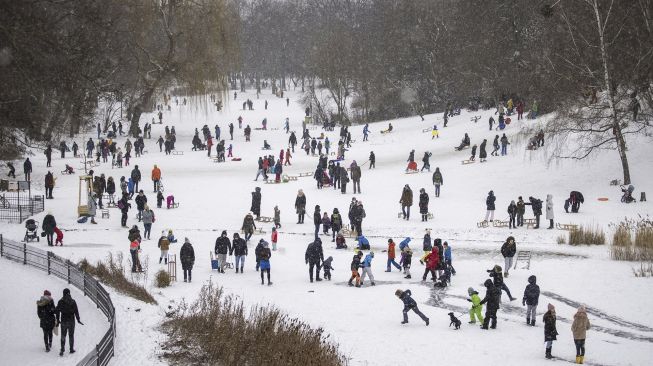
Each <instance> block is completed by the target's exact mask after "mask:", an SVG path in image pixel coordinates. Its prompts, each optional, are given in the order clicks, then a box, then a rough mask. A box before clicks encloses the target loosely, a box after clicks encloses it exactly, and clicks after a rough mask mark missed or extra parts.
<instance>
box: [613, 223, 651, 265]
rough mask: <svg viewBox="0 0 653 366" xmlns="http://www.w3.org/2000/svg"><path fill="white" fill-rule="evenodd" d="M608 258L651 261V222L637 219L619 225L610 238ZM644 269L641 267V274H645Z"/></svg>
mask: <svg viewBox="0 0 653 366" xmlns="http://www.w3.org/2000/svg"><path fill="white" fill-rule="evenodd" d="M633 233H634V236H635V240H634V241H633ZM610 257H611V258H612V259H614V260H618V261H653V221H652V220H651V219H650V218H649V217H639V219H638V220H633V219H626V220H624V221H622V222H621V223H619V225H617V228H616V229H615V232H614V235H613V237H612V247H611V248H610ZM646 268H647V267H645V266H644V265H642V268H641V272H642V273H646V271H645V270H644V269H646ZM648 268H650V266H649V267H648ZM649 272H650V271H649Z"/></svg>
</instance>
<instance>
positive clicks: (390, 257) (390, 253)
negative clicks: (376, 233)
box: [385, 239, 401, 272]
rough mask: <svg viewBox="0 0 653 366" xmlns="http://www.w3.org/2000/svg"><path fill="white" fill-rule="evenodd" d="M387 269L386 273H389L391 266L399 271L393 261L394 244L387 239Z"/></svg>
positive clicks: (397, 265) (398, 266)
mask: <svg viewBox="0 0 653 366" xmlns="http://www.w3.org/2000/svg"><path fill="white" fill-rule="evenodd" d="M387 252H388V268H387V269H386V270H385V271H386V272H391V269H392V267H391V265H394V266H395V267H396V268H397V269H398V270H400V271H401V266H400V265H399V264H398V263H397V262H396V261H395V242H394V241H392V239H388V250H387Z"/></svg>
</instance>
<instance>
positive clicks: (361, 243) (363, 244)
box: [356, 235, 370, 250]
mask: <svg viewBox="0 0 653 366" xmlns="http://www.w3.org/2000/svg"><path fill="white" fill-rule="evenodd" d="M356 241H357V242H358V249H359V250H369V249H370V241H369V240H367V238H366V237H364V236H363V235H361V236H359V237H357V238H356Z"/></svg>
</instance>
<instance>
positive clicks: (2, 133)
mask: <svg viewBox="0 0 653 366" xmlns="http://www.w3.org/2000/svg"><path fill="white" fill-rule="evenodd" d="M0 7H1V8H0V84H1V85H2V86H3V87H2V88H0V140H1V141H0V144H2V145H3V146H5V148H8V147H9V146H13V147H16V146H17V145H18V146H20V145H24V144H33V143H34V142H33V141H50V140H54V141H55V142H56V139H57V138H58V137H59V136H61V135H63V134H69V135H73V134H76V133H79V132H80V129H81V128H82V127H84V126H85V125H88V124H89V122H90V121H92V117H93V115H94V114H95V113H96V111H97V107H98V105H99V104H100V103H102V104H103V105H110V104H114V103H115V102H118V103H122V102H125V101H126V103H125V106H126V107H127V109H128V110H127V115H128V116H129V117H130V120H131V122H132V126H134V127H136V126H137V122H138V120H139V118H140V115H141V113H142V112H144V111H147V110H151V109H152V108H153V104H154V99H153V97H154V96H155V95H156V93H159V92H161V91H162V90H165V88H167V87H169V86H171V85H175V86H178V87H184V88H186V89H187V90H190V91H196V92H203V91H206V90H208V89H209V88H215V87H216V86H217V87H218V88H219V87H220V86H222V85H223V84H224V75H226V74H227V73H228V71H229V70H232V69H233V68H234V64H233V62H237V60H238V44H237V41H236V40H235V39H234V37H233V35H232V31H231V30H232V29H236V28H237V19H238V13H237V8H236V7H235V6H233V4H230V3H227V2H226V1H221V0H85V1H67V0H63V1H62V0H27V1H4V2H2V4H1V5H0ZM134 122H136V123H134ZM11 152H12V151H11V150H10V151H5V153H11ZM13 152H15V150H13Z"/></svg>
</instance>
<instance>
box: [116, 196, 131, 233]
mask: <svg viewBox="0 0 653 366" xmlns="http://www.w3.org/2000/svg"><path fill="white" fill-rule="evenodd" d="M131 207H132V205H131V203H129V194H127V193H123V194H122V198H121V199H120V200H119V201H118V209H119V210H120V214H121V217H120V225H121V226H122V227H127V213H128V212H129V209H130V208H131Z"/></svg>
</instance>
